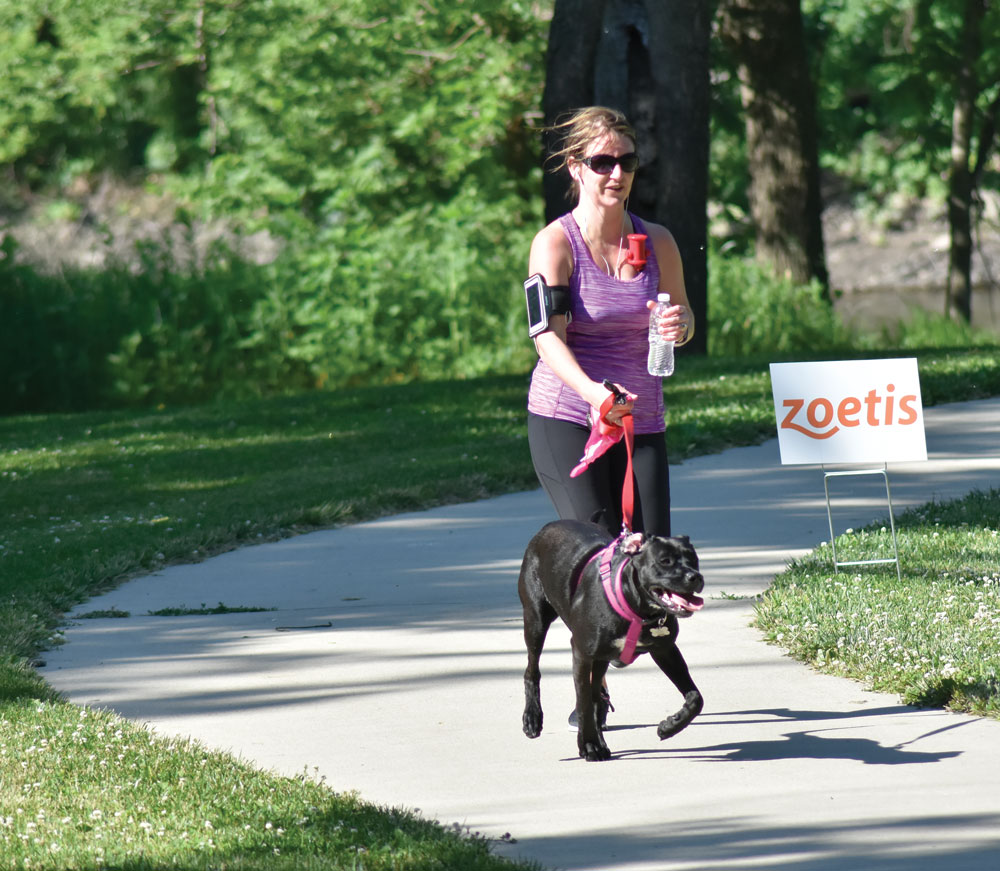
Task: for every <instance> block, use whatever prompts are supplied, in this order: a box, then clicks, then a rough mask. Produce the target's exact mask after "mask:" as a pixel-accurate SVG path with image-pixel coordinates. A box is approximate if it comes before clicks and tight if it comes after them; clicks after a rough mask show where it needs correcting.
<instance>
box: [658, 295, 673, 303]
mask: <svg viewBox="0 0 1000 871" xmlns="http://www.w3.org/2000/svg"><path fill="white" fill-rule="evenodd" d="M656 299H657V301H658V302H670V294H669V293H658V294H656Z"/></svg>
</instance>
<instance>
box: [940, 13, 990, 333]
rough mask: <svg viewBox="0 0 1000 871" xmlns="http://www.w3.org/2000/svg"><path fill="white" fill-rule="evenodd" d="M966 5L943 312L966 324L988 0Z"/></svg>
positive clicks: (950, 179)
mask: <svg viewBox="0 0 1000 871" xmlns="http://www.w3.org/2000/svg"><path fill="white" fill-rule="evenodd" d="M964 6H965V8H964V15H963V25H962V37H961V55H960V57H959V65H958V75H957V82H956V88H955V108H954V110H953V112H952V116H951V167H950V169H949V172H948V229H949V233H950V236H951V245H950V246H949V253H948V280H947V285H946V293H945V314H947V315H948V316H949V317H952V318H955V319H956V320H963V321H965V322H966V323H968V322H969V321H970V320H971V319H972V192H973V174H972V169H971V162H972V130H973V126H974V124H975V114H976V97H977V96H978V95H979V85H978V82H977V77H976V62H977V61H978V60H979V55H980V54H981V52H982V36H981V34H980V26H981V24H982V22H983V18H984V17H985V15H986V0H965V4H964ZM990 138H991V139H992V135H991V136H990Z"/></svg>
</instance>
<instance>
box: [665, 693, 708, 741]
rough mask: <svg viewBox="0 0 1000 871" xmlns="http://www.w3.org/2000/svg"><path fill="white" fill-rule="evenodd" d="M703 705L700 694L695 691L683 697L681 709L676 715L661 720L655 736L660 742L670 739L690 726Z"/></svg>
mask: <svg viewBox="0 0 1000 871" xmlns="http://www.w3.org/2000/svg"><path fill="white" fill-rule="evenodd" d="M704 704H705V702H704V700H703V699H702V697H701V693H699V692H698V691H697V690H695V691H692V692H689V693H688V694H687V695H686V696H684V704H683V705H681V709H680V710H679V711H678V712H677V713H676V714H671V715H670V716H669V717H667V718H666V719H665V720H661V721H660V725H659V726H657V727H656V734H657V735H658V736H659V738H660V740H661V741H665V740H666V739H667V738H672V737H673V736H674V735H676V734H677V733H678V732H680V731H681V730H682V729H684V728H686V727H687V726H688V725H690V723H691V721H692V720H693V719H694V718H695V717H697V716H698V714H700V713H701V709H702V707H703V706H704Z"/></svg>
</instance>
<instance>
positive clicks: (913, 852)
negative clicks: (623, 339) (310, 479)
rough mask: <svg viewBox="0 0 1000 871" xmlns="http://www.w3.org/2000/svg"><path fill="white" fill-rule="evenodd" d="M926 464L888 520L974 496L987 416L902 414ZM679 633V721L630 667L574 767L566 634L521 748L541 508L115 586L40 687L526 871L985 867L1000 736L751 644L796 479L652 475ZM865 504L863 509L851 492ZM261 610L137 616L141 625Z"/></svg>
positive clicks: (819, 533)
mask: <svg viewBox="0 0 1000 871" xmlns="http://www.w3.org/2000/svg"><path fill="white" fill-rule="evenodd" d="M926 430H927V441H928V450H929V454H930V458H931V459H930V461H929V462H927V463H920V464H911V465H906V466H902V465H901V466H891V467H890V480H891V484H892V495H893V501H894V504H895V507H896V511H897V514H898V513H899V512H900V511H901V510H902V509H903V508H904V507H907V506H911V505H918V504H922V503H924V502H926V501H928V500H931V499H937V500H945V499H948V498H951V497H953V496H958V495H962V494H964V493H966V492H968V491H969V490H972V489H975V488H988V487H991V486H992V487H1000V400H988V401H984V402H976V403H963V404H955V405H948V406H942V407H938V408H931V409H927V410H926ZM671 475H672V479H673V480H672V492H673V499H674V526H675V529H676V531H677V532H684V533H687V534H689V535H690V536H691V537H692V539H693V541H694V543H695V544H696V546H697V548H698V551H699V554H700V557H701V561H702V567H703V569H704V572H705V577H706V581H707V586H706V597H707V599H708V601H707V604H706V607H705V610H704V611H703V612H701V613H700V614H698V615H696V616H694V617H693V618H691V619H689V620H687V621H685V622H684V623H683V624H682V630H681V647H682V650H683V651H684V654H685V657H686V658H687V660H688V663H689V664H690V666H691V671H692V674H693V676H694V678H695V680H696V681H697V682H698V683H699V685H700V687H701V689H702V691H703V692H704V694H705V696H706V699H707V703H706V708H705V711H704V713H703V714H702V715H701V716H700V717H699V718H698V719H697V720H696V721H695V723H694V724H693V725H692V726H691V727H689V728H688V729H687V730H686V731H684V732H682V733H681V734H680V735H677V736H675V737H674V738H672V739H670V740H668V741H666V742H660V741H659V740H658V739H657V737H656V729H655V724H656V723H657V722H658V721H659V720H660V719H661V718H662V717H663V715H664V714H665V713H666V712H668V711H672V710H674V709H675V708H676V707H677V706H678V705H679V703H680V697H679V695H678V694H677V693H676V691H675V690H674V689H673V687H672V686H670V685H669V683H668V682H667V681H666V680H665V678H663V677H662V675H661V674H660V673H659V671H658V670H657V669H656V667H655V666H654V665H653V663H652V662H650V661H649V658H648V657H643V658H641V659H640V660H638V661H637V662H636V663H635V664H634V665H632V666H630V667H629V668H627V669H624V670H622V671H613V672H612V673H611V675H610V685H611V693H612V698H613V700H614V703H615V706H616V708H617V710H616V712H615V713H614V714H612V716H611V726H612V728H611V730H610V731H609V733H608V734H607V741H608V744H609V745H610V747H611V750H612V752H613V754H614V758H613V759H612V761H610V762H606V763H600V764H598V763H585V762H583V761H582V760H580V759H578V758H577V756H576V741H575V736H574V735H573V734H572V733H571V732H569V731H568V730H567V727H566V715H567V714H568V713H569V711H570V709H571V708H572V706H573V690H572V678H571V673H570V653H569V641H568V634H567V633H566V631H565V629H564V628H563V627H562V625H561V624H556V625H555V626H554V627H553V630H552V632H551V633H550V637H549V641H548V644H547V646H546V651H545V653H544V655H543V656H542V669H543V681H542V702H543V706H544V708H545V711H546V714H547V720H546V730H545V731H544V732H543V734H542V736H541V737H540V738H539V739H537V740H535V741H529V740H528V739H527V738H525V737H524V735H523V734H522V732H521V709H522V705H523V694H522V680H521V677H522V673H523V670H524V665H525V654H524V650H523V641H522V637H521V617H520V606H519V603H518V601H517V592H516V579H517V572H518V567H519V565H520V558H521V554H522V553H523V550H524V546H525V545H526V543H527V541H528V539H529V538H530V537H531V535H532V534H533V533H534V532H535V531H536V530H537V529H538V528H539V527H540V526H541V525H542V524H543V523H545V522H547V521H548V520H550V519H552V517H553V514H552V510H551V508H550V506H549V504H548V502H547V500H546V499H545V497H544V495H543V494H542V493H541V492H531V493H523V494H517V495H511V496H504V497H501V498H498V499H491V500H487V501H483V502H477V503H472V504H464V505H454V506H449V507H445V508H438V509H435V510H432V511H428V512H424V513H419V514H409V515H402V516H397V517H390V518H386V519H383V520H379V521H376V522H372V523H365V524H360V525H357V526H352V527H346V528H343V529H335V530H330V531H322V532H316V533H311V534H309V535H303V536H300V537H298V538H293V539H289V540H286V541H281V542H276V543H271V544H264V545H260V546H256V547H248V548H245V549H243V550H239V551H234V552H232V553H228V554H225V555H223V556H219V557H216V558H214V559H211V560H208V561H206V562H204V563H201V564H198V565H190V566H177V567H173V568H169V569H167V570H164V571H162V572H159V573H157V574H156V575H153V576H151V577H146V578H141V579H138V580H135V581H132V582H130V583H128V584H126V585H124V586H123V587H121V588H119V589H117V590H115V591H113V592H111V593H109V594H107V595H105V596H102V597H100V598H98V599H95V600H92V601H90V602H88V603H86V604H85V605H83V606H81V607H80V608H79V609H78V613H85V612H87V611H91V610H96V609H107V608H111V607H112V606H113V607H116V608H118V609H120V610H125V611H129V612H131V614H132V615H133V616H132V617H131V618H129V619H99V620H83V621H79V622H76V623H73V624H72V625H71V626H70V628H69V629H68V631H67V633H66V638H67V641H68V643H67V644H65V645H64V646H62V647H60V648H59V649H57V650H54V651H52V652H51V653H50V654H49V655H48V667H47V668H45V669H44V670H43V672H42V673H43V674H44V676H45V677H46V679H48V680H49V682H50V683H51V684H52V685H53V686H54V687H56V688H57V689H58V690H60V691H62V692H63V693H65V694H66V695H67V696H68V697H69V698H70V699H71V700H72V701H73V702H76V703H79V704H87V705H94V706H104V707H110V708H113V709H114V710H116V711H119V712H120V713H122V714H123V715H125V716H126V717H130V718H133V719H136V720H139V721H144V722H147V723H149V724H150V725H151V726H153V727H154V728H155V729H156V731H158V732H160V733H163V734H168V733H169V734H183V735H192V736H194V737H195V738H197V739H199V740H201V741H202V742H204V743H205V744H207V745H210V746H213V747H217V748H221V749H226V750H231V751H232V752H233V753H235V754H237V755H239V756H241V757H243V758H245V759H248V760H252V761H253V762H255V763H258V764H259V765H261V766H263V767H266V768H269V769H274V770H276V771H278V772H281V773H285V774H298V773H301V772H302V771H303V770H308V771H309V772H310V773H311V774H320V775H325V776H326V778H327V782H328V783H329V784H330V785H331V786H333V787H334V788H335V789H337V790H357V791H358V792H360V794H361V795H362V796H363V797H364V798H367V799H369V800H371V801H374V802H377V803H380V804H384V805H391V806H402V807H405V808H409V809H419V811H420V812H421V813H422V814H423V815H424V816H427V817H431V818H435V819H438V820H440V821H442V822H444V823H446V824H451V823H453V822H457V823H459V824H460V825H462V826H467V827H468V828H469V829H470V830H471V831H475V832H480V833H482V834H484V835H487V836H490V837H495V838H503V837H504V836H505V835H506V834H508V833H509V835H510V836H511V838H512V839H514V840H515V843H510V842H504V843H498V845H497V848H496V849H497V851H498V852H501V853H503V854H505V855H510V856H523V857H528V858H532V859H536V860H538V861H540V862H542V863H544V864H545V865H547V866H549V867H551V868H558V869H574V871H584V869H600V871H612V869H614V871H619V869H620V871H625V869H628V871H640V869H670V871H680V869H692V871H693V869H697V871H710V869H751V868H754V869H761V868H763V869H795V871H848V869H849V871H896V869H899V871H902V869H906V871H923V869H932V868H933V869H941V868H953V869H960V871H978V869H984V871H985V869H989V871H997V869H1000V722H996V721H989V720H978V719H975V718H972V717H966V716H959V715H954V714H949V713H945V712H941V711H932V710H917V709H913V708H907V707H904V706H902V705H900V704H899V703H898V701H897V699H895V698H894V697H892V696H887V695H880V694H876V693H870V692H866V691H865V690H864V689H863V688H862V687H861V686H860V685H859V684H856V683H854V682H852V681H848V680H844V679H839V678H833V677H828V676H823V675H819V674H817V673H815V672H813V671H811V670H810V669H808V668H806V667H805V666H803V665H800V664H798V663H796V662H793V661H792V660H790V659H788V658H787V657H785V656H783V655H782V652H781V651H780V650H779V649H777V648H775V647H771V646H768V645H766V644H764V643H762V642H761V641H760V638H759V635H758V634H757V632H756V631H755V630H753V629H752V628H749V626H748V623H749V620H750V618H751V615H752V605H751V603H749V602H748V601H747V600H746V599H741V598H730V597H725V596H723V594H729V595H730V596H735V597H740V596H747V595H749V594H753V593H756V592H759V591H760V590H762V589H764V588H765V587H766V586H767V584H768V582H769V580H770V578H771V577H772V576H773V575H774V574H775V573H776V572H778V571H780V570H781V569H782V568H783V567H784V566H785V564H786V563H787V561H788V560H789V559H790V558H793V557H794V556H796V555H798V554H802V553H805V552H807V551H808V550H811V549H812V548H814V547H815V546H817V545H818V544H819V543H820V542H821V541H825V540H826V539H828V538H829V529H828V524H827V515H826V506H825V502H824V497H823V479H822V473H821V471H820V470H818V469H817V468H815V467H782V466H780V464H779V458H778V449H777V442H776V441H771V442H768V443H766V444H764V445H760V446H758V447H751V448H738V449H734V450H729V451H726V452H725V453H723V454H720V455H717V456H711V457H703V458H699V459H695V460H691V461H688V462H686V463H684V464H682V465H679V466H674V467H672V468H671ZM866 488H867V489H866ZM834 499H835V501H834V521H835V528H836V531H837V532H838V534H839V533H840V532H842V531H843V529H844V528H846V527H848V526H858V525H861V524H862V523H865V522H868V521H870V520H874V519H876V518H877V517H880V516H885V515H886V513H887V512H886V505H885V489H884V486H883V485H882V483H881V478H877V477H874V476H873V477H870V478H858V479H853V478H852V479H846V478H845V479H840V481H839V483H838V484H837V485H836V489H835V493H834ZM219 602H222V603H224V604H226V605H229V606H263V607H268V608H273V609H276V610H273V611H267V612H262V613H248V614H226V615H220V616H212V617H205V616H188V617H176V618H167V617H150V616H141V615H146V614H147V612H149V611H152V610H157V609H161V608H165V607H168V606H187V607H194V608H197V607H200V606H201V605H202V604H205V605H208V606H214V605H216V604H218V603H219Z"/></svg>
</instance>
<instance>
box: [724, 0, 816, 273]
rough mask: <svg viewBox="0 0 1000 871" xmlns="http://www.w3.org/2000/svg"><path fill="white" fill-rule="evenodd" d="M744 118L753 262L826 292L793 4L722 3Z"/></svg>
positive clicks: (808, 91) (812, 115)
mask: <svg viewBox="0 0 1000 871" xmlns="http://www.w3.org/2000/svg"><path fill="white" fill-rule="evenodd" d="M720 34H721V36H722V38H723V40H724V42H725V44H726V45H727V47H728V48H729V49H730V51H732V53H733V56H734V58H735V60H736V62H737V65H738V69H739V77H740V91H741V96H742V102H743V108H744V111H745V114H746V146H747V159H748V162H749V170H750V191H749V199H750V210H751V215H752V217H753V221H754V225H755V229H756V241H757V259H758V260H760V261H762V262H764V263H768V264H770V265H771V266H772V267H773V268H774V269H775V271H776V272H777V273H778V274H781V275H785V274H787V275H789V276H790V277H791V278H792V279H794V280H795V281H797V282H802V283H805V282H807V281H809V280H810V279H812V278H817V279H819V280H820V282H822V284H823V285H824V286H826V285H827V281H828V275H827V269H826V256H825V252H824V247H823V225H822V222H821V218H822V199H821V196H820V187H819V153H818V145H817V133H816V108H815V92H814V89H813V84H812V77H811V76H810V74H809V62H808V58H807V56H806V47H805V37H804V33H803V26H802V11H801V7H800V0H723V3H722V6H721V8H720Z"/></svg>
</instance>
